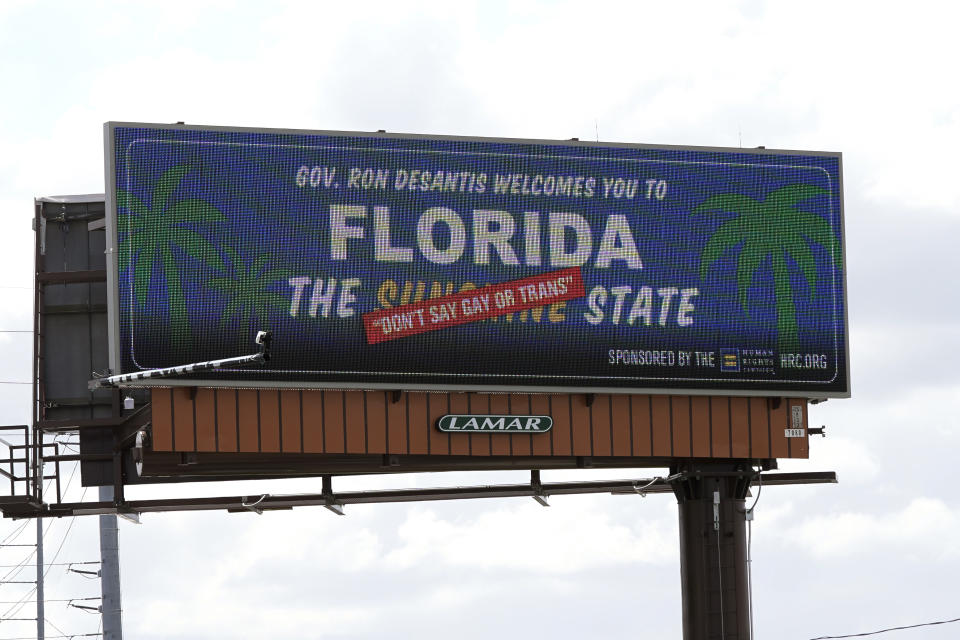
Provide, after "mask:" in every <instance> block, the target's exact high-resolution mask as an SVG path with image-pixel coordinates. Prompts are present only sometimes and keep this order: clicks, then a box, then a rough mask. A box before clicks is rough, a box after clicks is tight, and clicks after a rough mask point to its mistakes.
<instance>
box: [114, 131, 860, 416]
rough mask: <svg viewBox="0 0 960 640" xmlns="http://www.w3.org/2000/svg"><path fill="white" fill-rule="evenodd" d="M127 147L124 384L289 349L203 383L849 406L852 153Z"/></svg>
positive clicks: (294, 140)
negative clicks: (846, 234)
mask: <svg viewBox="0 0 960 640" xmlns="http://www.w3.org/2000/svg"><path fill="white" fill-rule="evenodd" d="M106 140H107V151H106V154H107V168H108V170H107V189H106V201H107V216H108V222H107V229H108V231H109V232H110V233H109V238H108V241H107V242H108V245H107V255H108V256H109V257H110V263H109V267H108V269H109V273H108V280H109V282H111V283H112V285H114V286H113V288H112V290H111V294H110V298H109V309H110V328H111V333H110V335H111V367H112V368H113V369H114V371H115V372H116V373H132V372H137V371H143V370H149V369H155V368H163V367H171V366H177V365H182V364H187V363H192V362H198V361H206V360H216V359H221V358H227V357H231V356H237V355H242V354H246V353H251V352H252V351H255V349H256V348H255V347H254V346H253V336H255V335H256V333H257V332H258V331H261V330H263V331H267V330H269V331H272V332H273V351H272V357H271V359H270V362H269V363H268V364H266V365H263V366H256V367H250V368H244V369H234V370H223V369H217V370H216V371H211V372H207V373H202V374H193V375H192V376H190V377H189V383H190V384H197V381H198V380H199V381H201V382H202V383H205V384H210V385H212V386H218V385H224V384H226V385H231V384H232V385H235V386H254V387H264V386H281V387H283V386H288V387H294V388H302V387H329V388H365V389H407V390H411V389H427V390H433V389H436V390H479V391H510V392H513V391H553V392H557V391H559V392H584V391H589V392H601V393H603V392H619V393H654V392H655V393H701V394H709V393H733V394H738V395H776V396H784V395H792V396H793V397H842V396H846V395H849V393H848V389H849V386H848V381H847V378H848V375H847V371H848V368H849V367H848V364H847V346H846V344H847V342H846V334H847V325H846V300H845V272H844V256H843V216H842V210H843V201H842V176H841V158H840V154H838V153H828V152H810V151H773V150H768V149H732V148H714V149H709V148H702V147H670V146H650V145H626V144H606V143H586V142H575V141H567V142H559V141H531V140H498V139H492V138H456V137H439V136H411V135H392V134H383V133H377V134H370V133H343V132H323V131H284V130H278V129H272V130H271V129H256V130H255V129H235V128H226V127H194V126H183V125H158V124H138V123H108V124H107V126H106ZM155 383H156V384H178V383H179V384H186V383H188V382H187V378H179V379H175V378H165V379H162V380H161V381H159V382H155ZM142 384H150V382H143V383H142Z"/></svg>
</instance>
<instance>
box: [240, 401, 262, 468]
mask: <svg viewBox="0 0 960 640" xmlns="http://www.w3.org/2000/svg"><path fill="white" fill-rule="evenodd" d="M237 433H238V434H239V435H238V446H239V449H240V452H241V453H254V452H257V451H260V419H259V416H258V415H257V392H256V391H253V390H251V389H241V390H239V391H237Z"/></svg>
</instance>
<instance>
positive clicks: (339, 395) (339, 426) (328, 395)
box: [322, 391, 346, 453]
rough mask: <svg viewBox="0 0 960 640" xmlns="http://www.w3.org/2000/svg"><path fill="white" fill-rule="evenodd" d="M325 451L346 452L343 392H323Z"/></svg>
mask: <svg viewBox="0 0 960 640" xmlns="http://www.w3.org/2000/svg"><path fill="white" fill-rule="evenodd" d="M322 393H323V451H324V453H344V452H345V451H346V433H345V431H346V423H345V422H344V402H343V391H323V392H322Z"/></svg>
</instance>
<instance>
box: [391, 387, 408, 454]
mask: <svg viewBox="0 0 960 640" xmlns="http://www.w3.org/2000/svg"><path fill="white" fill-rule="evenodd" d="M388 395H389V396H390V397H389V398H388V399H387V452H388V453H395V454H398V455H405V454H407V453H409V452H410V449H409V445H408V442H409V441H408V438H407V394H405V393H401V394H400V397H399V399H397V401H396V402H394V397H393V395H392V393H391V392H388Z"/></svg>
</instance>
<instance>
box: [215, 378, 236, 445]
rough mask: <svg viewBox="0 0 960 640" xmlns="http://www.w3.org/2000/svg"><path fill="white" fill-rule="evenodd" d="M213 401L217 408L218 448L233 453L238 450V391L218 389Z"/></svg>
mask: <svg viewBox="0 0 960 640" xmlns="http://www.w3.org/2000/svg"><path fill="white" fill-rule="evenodd" d="M213 401H214V403H215V404H216V408H217V450H218V451H221V452H224V453H233V452H235V451H236V450H237V391H236V389H216V391H215V393H214V396H213Z"/></svg>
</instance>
